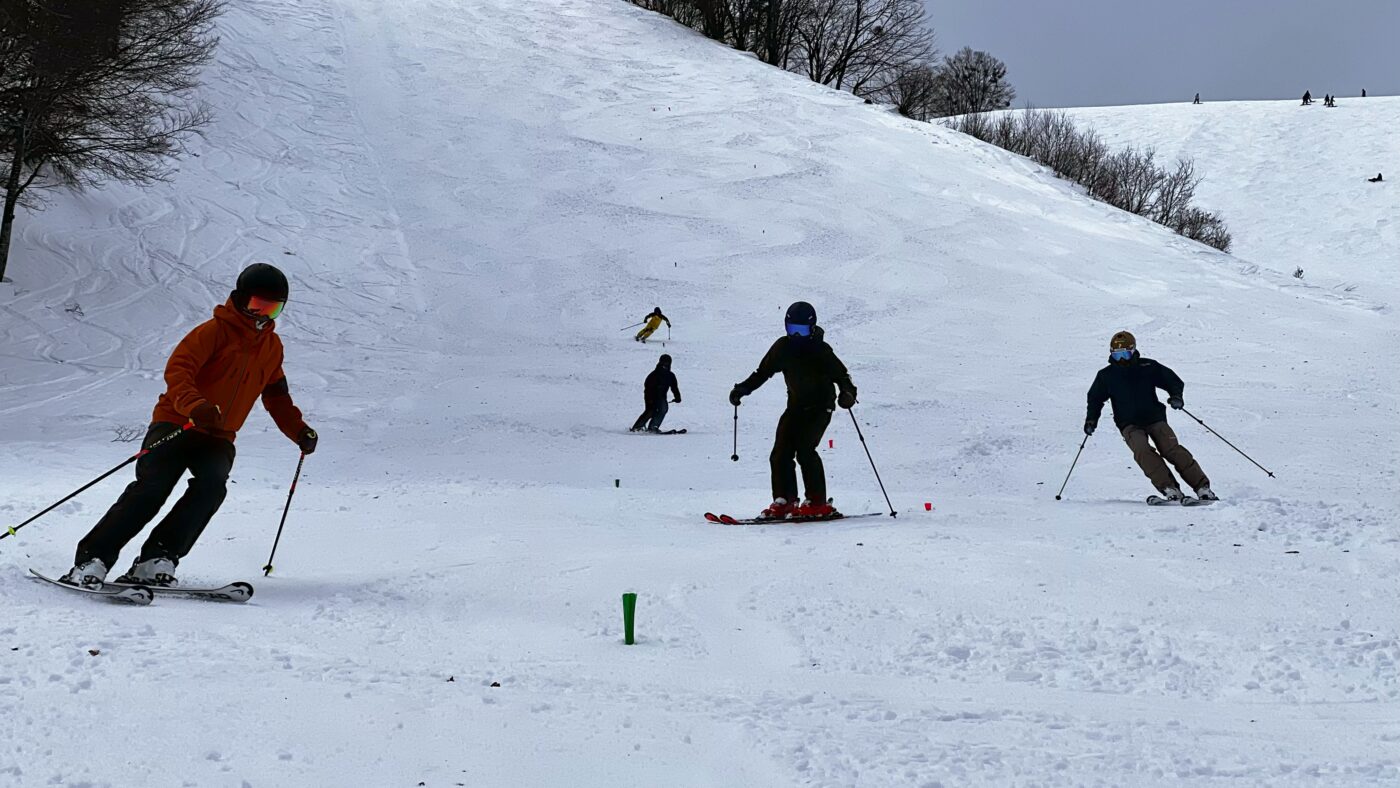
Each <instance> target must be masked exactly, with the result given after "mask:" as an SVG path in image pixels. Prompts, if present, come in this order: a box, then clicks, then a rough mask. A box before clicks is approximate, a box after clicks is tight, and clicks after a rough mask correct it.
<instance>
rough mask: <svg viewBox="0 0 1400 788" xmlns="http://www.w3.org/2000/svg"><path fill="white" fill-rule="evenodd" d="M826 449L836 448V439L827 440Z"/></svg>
mask: <svg viewBox="0 0 1400 788" xmlns="http://www.w3.org/2000/svg"><path fill="white" fill-rule="evenodd" d="M826 447H827V448H828V449H834V448H836V439H835V438H830V439H828V440H827V442H826Z"/></svg>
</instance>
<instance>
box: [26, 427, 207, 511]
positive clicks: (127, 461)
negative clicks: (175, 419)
mask: <svg viewBox="0 0 1400 788" xmlns="http://www.w3.org/2000/svg"><path fill="white" fill-rule="evenodd" d="M193 426H194V422H189V423H187V424H186V425H185V426H183V427H181V428H180V429H178V430H176V431H174V432H172V433H170V434H169V435H165V436H162V437H161V438H160V440H157V441H156V442H155V443H152V444H151V445H150V446H147V447H146V448H144V449H142V450H141V451H138V452H136V453H135V454H133V455H131V456H130V457H127V458H126V459H125V460H123V461H122V463H121V464H120V465H118V466H117V467H115V468H113V469H112V470H110V471H107V472H106V473H104V474H102V475H101V476H99V477H97V478H96V479H93V480H92V481H90V482H88V483H87V484H84V485H83V486H82V487H79V488H78V489H76V490H74V491H73V492H71V493H69V494H68V495H67V496H66V497H65V498H64V499H63V500H61V501H59V502H58V503H56V504H54V505H52V506H50V507H49V508H47V509H45V510H44V511H42V512H39V513H38V514H36V515H34V516H33V517H31V518H29V519H28V520H25V521H24V522H22V523H20V524H19V525H16V526H13V527H11V528H6V529H5V530H4V531H3V532H0V539H4V538H6V537H10V536H14V535H15V533H16V532H17V531H19V529H21V528H23V527H24V526H26V525H29V524H30V523H32V522H34V521H35V520H37V519H39V518H40V517H43V516H44V515H46V514H48V513H49V512H52V511H53V510H54V509H57V508H58V507H60V506H62V505H63V504H65V503H68V502H69V501H71V500H73V499H74V498H76V497H78V496H79V495H81V494H82V493H83V492H85V491H87V489H88V488H89V487H92V486H93V485H95V484H97V483H98V482H100V481H102V480H103V479H106V478H107V477H108V476H111V475H112V474H114V473H116V472H117V471H119V470H121V469H122V468H125V467H126V466H128V465H130V464H132V463H133V462H136V461H137V460H139V459H141V458H142V457H145V456H146V455H147V454H150V453H151V452H153V451H155V450H156V449H159V448H160V447H161V446H164V445H165V444H167V443H169V442H170V441H172V440H174V439H175V438H177V437H179V436H180V435H184V434H185V430H188V429H189V428H190V427H193Z"/></svg>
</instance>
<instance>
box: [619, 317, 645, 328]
mask: <svg viewBox="0 0 1400 788" xmlns="http://www.w3.org/2000/svg"><path fill="white" fill-rule="evenodd" d="M645 322H647V321H645V320H643V321H642V323H645ZM642 323H633V324H632V325H630V326H623V327H622V328H619V329H618V331H626V330H627V329H629V328H636V327H637V326H640V325H641V324H642Z"/></svg>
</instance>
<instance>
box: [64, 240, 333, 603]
mask: <svg viewBox="0 0 1400 788" xmlns="http://www.w3.org/2000/svg"><path fill="white" fill-rule="evenodd" d="M287 292H288V286H287V277H286V276H284V275H283V274H282V272H281V271H279V270H277V269H276V268H275V267H273V266H271V265H268V264H266V263H254V264H253V265H250V266H248V268H246V269H245V270H244V271H243V273H241V274H239V276H238V285H237V289H235V290H234V291H233V293H232V294H230V296H229V299H228V302H227V303H225V304H223V305H221V306H217V307H215V308H214V317H213V319H211V320H208V321H206V322H204V323H202V324H200V325H199V326H197V327H195V329H194V330H193V331H191V332H190V333H189V334H188V335H187V336H186V337H185V338H184V339H182V340H181V341H180V344H179V345H177V346H176V348H175V351H174V352H173V353H172V354H171V356H170V360H169V362H168V363H167V364H166V367H165V382H166V391H165V393H164V394H162V395H161V396H160V399H159V400H158V401H157V402H156V408H155V414H154V415H153V416H152V418H151V421H152V424H151V426H150V430H149V432H147V433H146V438H145V441H144V442H143V443H142V446H143V447H149V446H151V445H152V444H154V443H156V442H157V441H159V440H161V439H162V438H165V437H167V436H169V435H170V434H171V433H172V432H177V431H180V430H181V429H183V428H184V425H187V424H189V425H192V426H191V427H190V428H189V429H185V431H184V434H183V435H181V436H179V437H177V438H175V439H173V440H170V441H167V442H166V443H165V444H164V445H162V446H160V447H158V448H157V449H155V450H154V451H152V452H150V453H149V454H146V455H144V456H142V457H141V458H140V459H139V460H137V461H136V481H134V482H132V483H131V484H130V485H129V486H127V488H126V490H125V491H124V492H123V493H122V494H121V497H120V498H118V499H117V502H116V503H115V504H113V506H112V508H111V509H110V510H108V512H107V514H106V515H105V516H103V518H102V519H101V520H99V521H98V523H97V525H96V526H94V527H93V529H92V531H91V532H89V533H88V535H87V536H85V537H83V539H82V541H80V542H79V543H78V550H77V556H76V557H75V558H74V566H73V568H72V569H71V570H69V571H68V573H67V574H66V575H64V576H63V582H65V583H70V584H72V585H81V586H87V587H97V586H101V585H102V583H103V582H104V581H105V580H106V578H107V572H108V571H109V570H110V569H111V568H112V567H113V566H114V565H116V562H117V556H118V554H119V553H120V552H121V550H122V548H123V547H125V546H126V544H127V542H129V541H131V540H132V539H133V538H135V537H136V535H137V534H139V533H140V532H141V530H142V529H143V528H145V527H146V525H147V524H148V523H149V522H150V521H151V520H152V519H153V518H154V517H155V516H156V514H157V513H159V512H160V509H161V507H162V506H164V505H165V501H166V499H167V498H169V496H170V493H171V492H172V491H173V490H174V489H175V485H176V484H177V483H179V481H180V478H181V477H182V476H184V474H185V471H189V472H190V475H191V478H190V481H189V486H188V488H187V489H186V490H185V493H184V495H182V496H180V500H179V501H177V502H176V503H175V506H174V508H172V509H171V510H170V512H169V513H168V514H167V515H166V516H165V518H164V519H162V520H161V521H160V523H158V524H157V525H156V527H155V528H154V529H153V530H152V531H151V535H150V536H149V537H148V538H147V539H146V543H145V544H144V545H143V546H142V547H141V553H140V555H139V556H138V557H137V559H136V561H135V563H133V564H132V566H131V569H129V570H127V572H126V574H124V575H122V576H121V577H120V578H119V581H120V582H123V583H138V584H141V585H155V586H173V585H175V584H176V580H175V568H176V566H178V565H179V563H180V559H182V558H184V557H185V556H186V555H187V554H188V553H189V552H190V549H191V548H192V547H194V543H195V541H196V540H198V539H199V535H200V534H201V533H202V532H203V531H204V527H205V526H206V525H208V524H209V520H210V519H211V518H212V517H213V516H214V513H215V512H217V511H218V510H219V506H220V504H222V503H223V501H224V495H225V493H226V488H225V484H226V482H227V481H228V475H229V471H230V470H231V469H232V468H233V458H234V448H233V440H234V436H235V435H236V434H237V433H238V429H239V427H242V426H243V422H244V420H245V419H247V417H248V413H249V412H250V411H251V410H252V408H253V403H254V401H255V400H257V399H258V398H259V397H261V398H262V402H263V407H265V408H266V409H267V412H268V413H269V414H271V415H272V419H273V421H274V422H276V423H277V427H278V429H280V430H281V431H282V433H283V434H284V435H286V436H287V437H288V438H290V439H291V440H292V441H293V442H295V443H296V444H297V445H298V446H299V447H300V448H301V450H302V452H304V453H306V454H311V453H312V452H314V451H315V450H316V440H317V438H316V431H315V430H313V429H311V428H310V427H308V426H307V425H306V422H305V421H303V420H302V416H301V411H300V410H298V409H297V407H296V405H294V404H293V403H292V396H291V393H290V392H289V391H288V388H287V376H286V375H285V374H283V372H282V340H281V339H279V338H278V336H277V333H276V331H275V330H274V329H275V324H274V322H273V321H275V320H276V319H277V317H278V316H279V315H281V314H282V309H283V307H285V306H286V304H287Z"/></svg>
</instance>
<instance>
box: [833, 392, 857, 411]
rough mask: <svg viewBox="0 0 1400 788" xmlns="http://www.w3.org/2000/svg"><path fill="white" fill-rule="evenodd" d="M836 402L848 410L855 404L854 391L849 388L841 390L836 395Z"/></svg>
mask: <svg viewBox="0 0 1400 788" xmlns="http://www.w3.org/2000/svg"><path fill="white" fill-rule="evenodd" d="M836 404H837V405H840V406H841V407H843V408H845V409H846V410H850V409H851V408H853V407H855V405H856V393H855V392H854V391H850V390H849V389H848V390H846V391H843V392H841V393H840V394H838V395H837V396H836Z"/></svg>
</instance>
